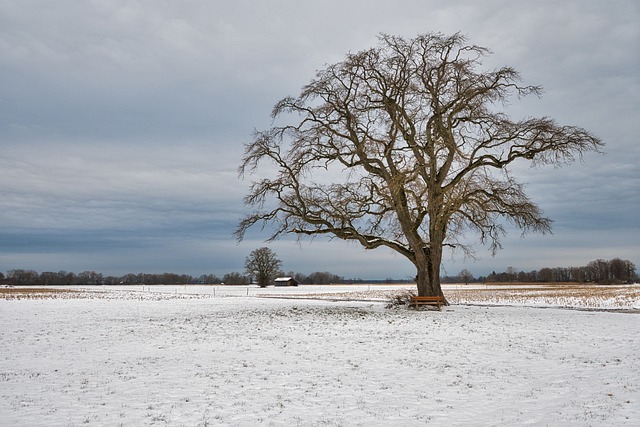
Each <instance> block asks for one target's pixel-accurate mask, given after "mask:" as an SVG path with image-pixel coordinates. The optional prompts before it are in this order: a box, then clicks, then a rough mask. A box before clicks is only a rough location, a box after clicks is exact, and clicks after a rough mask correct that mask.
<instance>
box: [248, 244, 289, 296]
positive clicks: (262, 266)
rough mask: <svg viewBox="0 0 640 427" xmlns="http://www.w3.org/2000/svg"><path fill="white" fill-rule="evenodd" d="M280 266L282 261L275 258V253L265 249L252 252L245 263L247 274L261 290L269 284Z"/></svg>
mask: <svg viewBox="0 0 640 427" xmlns="http://www.w3.org/2000/svg"><path fill="white" fill-rule="evenodd" d="M281 265H282V261H280V260H279V259H278V258H277V257H276V254H275V252H273V251H272V250H271V249H269V248H267V247H264V248H259V249H256V250H254V251H253V252H251V254H250V255H249V256H248V257H247V259H246V261H245V268H246V269H247V274H248V275H249V276H252V277H253V278H254V279H255V281H256V282H258V286H260V287H262V288H264V287H266V286H268V285H269V284H271V281H272V280H273V279H275V276H276V274H277V273H278V272H279V271H280V266H281Z"/></svg>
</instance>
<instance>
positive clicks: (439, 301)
mask: <svg viewBox="0 0 640 427" xmlns="http://www.w3.org/2000/svg"><path fill="white" fill-rule="evenodd" d="M422 305H435V306H436V307H438V310H442V306H443V305H445V299H444V297H440V296H435V297H418V296H412V297H411V302H410V303H409V307H413V308H418V307H420V306H422Z"/></svg>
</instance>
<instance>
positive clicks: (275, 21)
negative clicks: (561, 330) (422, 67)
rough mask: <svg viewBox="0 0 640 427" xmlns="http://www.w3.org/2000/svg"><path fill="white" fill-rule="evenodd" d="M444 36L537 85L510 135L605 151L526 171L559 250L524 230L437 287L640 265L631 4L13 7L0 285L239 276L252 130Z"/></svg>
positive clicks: (356, 257) (382, 266) (376, 273)
mask: <svg viewBox="0 0 640 427" xmlns="http://www.w3.org/2000/svg"><path fill="white" fill-rule="evenodd" d="M431 31H439V32H443V33H445V34H452V33H454V32H457V31H461V32H462V33H465V34H467V35H468V36H469V38H470V41H471V42H473V43H475V44H479V45H483V46H486V47H488V48H490V49H491V50H492V51H493V52H494V53H493V55H492V56H491V57H489V58H487V59H486V60H485V65H486V66H487V67H497V66H503V65H509V66H513V67H515V68H516V69H517V70H519V71H520V72H521V74H522V76H523V77H524V80H525V82H526V83H529V84H538V85H542V86H543V88H544V90H545V94H544V96H543V97H542V98H541V99H538V98H535V99H527V100H525V101H523V102H518V101H517V100H514V102H513V104H512V105H511V112H512V115H513V117H514V118H518V117H525V116H551V117H553V118H554V119H556V120H557V121H558V122H559V123H561V124H567V125H576V126H581V127H585V128H587V129H588V130H590V131H591V132H593V133H594V134H595V135H597V136H598V137H600V138H601V139H602V140H603V141H604V142H605V143H606V147H605V151H606V154H604V155H595V154H594V155H589V156H587V157H586V158H585V160H584V163H575V164H572V165H570V166H566V167H562V168H559V169H554V168H545V169H536V170H530V169H522V170H518V171H517V177H518V178H519V180H520V181H521V182H524V183H526V184H527V190H528V194H529V195H530V196H531V198H532V199H533V200H534V201H536V202H537V203H538V204H539V205H540V207H541V208H542V209H543V210H544V212H545V214H546V215H547V216H549V217H551V218H552V219H554V220H555V222H554V228H553V231H554V234H553V235H551V236H535V235H534V236H527V237H525V238H524V239H523V238H521V237H520V234H519V233H518V231H517V230H514V231H512V232H511V233H510V235H509V238H507V239H505V241H504V249H503V250H502V251H501V252H499V253H498V254H497V255H496V256H495V257H492V256H491V254H490V252H489V250H488V249H487V248H483V247H482V246H476V255H477V260H475V261H474V260H470V259H466V260H465V259H464V258H463V257H462V255H461V254H454V255H453V258H447V259H446V260H445V265H444V268H445V270H444V271H443V273H444V274H451V275H454V274H457V273H458V272H459V271H460V270H461V269H462V268H467V269H469V270H470V271H471V272H473V273H474V274H475V275H485V274H488V273H490V272H491V271H492V270H495V271H504V270H505V269H506V268H507V267H509V266H512V267H514V268H516V269H519V270H526V271H528V270H532V269H539V268H542V267H553V266H578V265H585V264H586V263H587V262H589V261H591V260H594V259H597V258H604V259H610V258H613V257H620V258H623V259H629V260H631V261H633V262H634V263H636V265H639V266H640V220H639V218H640V214H639V213H640V172H639V171H640V165H639V160H640V144H639V143H638V135H640V114H639V113H640V108H639V103H640V101H639V100H640V64H639V52H640V2H638V1H637V0H626V1H623V0H612V1H606V2H605V1H600V0H593V1H587V0H563V1H557V0H548V1H546V0H545V1H541V0H538V1H535V2H533V1H507V0H503V1H501V0H460V1H446V2H445V1H431V0H415V1H408V0H405V1H403V0H399V1H394V2H389V1H378V0H366V1H364V0H363V1H350V0H339V1H334V0H330V1H327V0H323V1H319V0H307V1H299V0H280V1H258V0H254V1H243V0H234V1H222V0H213V1H204V0H201V1H191V0H183V1H179V2H178V1H157V0H138V1H111V0H101V1H84V0H82V1H80V0H76V1H71V0H57V1H55V2H51V1H44V0H42V1H31V0H21V1H13V0H0V79H1V80H0V81H1V84H0V271H4V272H6V271H7V270H8V269H13V268H25V269H34V270H37V271H39V272H41V271H51V270H53V271H58V270H67V271H73V272H76V273H79V272H81V271H84V270H95V271H98V272H102V273H105V274H115V275H120V274H124V273H129V272H132V273H139V272H150V273H151V272H157V273H161V272H175V273H185V274H192V275H200V274H204V273H214V274H217V275H223V274H224V273H227V272H231V271H241V270H242V269H243V266H244V258H245V256H246V255H248V253H249V252H250V251H251V250H253V249H255V248H257V247H260V246H264V245H265V244H264V242H263V240H264V239H266V238H267V237H268V235H267V234H266V233H264V234H262V233H260V230H255V232H252V233H250V235H249V236H248V238H247V239H246V240H245V241H243V242H242V243H240V244H237V243H236V242H235V241H234V239H233V237H232V236H231V233H232V231H233V229H234V228H235V227H236V225H237V223H238V221H239V220H240V218H241V217H242V216H243V214H244V213H245V212H246V209H245V208H244V206H243V204H242V198H243V196H244V194H245V193H246V192H247V188H248V186H249V184H250V182H249V181H248V180H245V181H242V180H240V179H239V178H238V176H237V172H236V170H237V167H238V165H239V163H240V159H241V156H242V152H243V144H244V143H246V142H248V141H250V138H251V134H252V131H253V130H254V129H265V128H267V127H269V125H270V112H271V108H272V107H273V105H274V104H275V102H276V101H278V100H279V99H280V98H282V97H284V96H287V95H296V94H298V93H299V91H300V88H301V87H302V86H303V85H304V84H305V83H307V82H308V81H309V80H310V79H311V78H313V76H314V74H315V71H316V70H318V69H321V68H323V67H324V65H325V64H328V63H334V62H337V61H340V60H342V59H343V58H344V55H345V54H346V53H348V52H350V51H351V52H355V51H359V50H362V49H366V48H369V47H372V46H374V45H375V44H376V43H377V42H376V35H377V34H378V33H380V32H384V33H389V34H394V35H401V36H405V37H413V36H415V35H417V34H420V33H426V32H431ZM474 237H475V236H472V235H470V236H469V241H470V242H472V241H474ZM269 246H270V247H271V248H272V249H273V250H275V251H276V253H277V254H278V255H279V256H280V258H281V259H282V261H283V263H284V266H283V267H284V269H285V270H287V271H289V270H293V271H296V272H301V273H311V272H313V271H331V272H333V273H336V274H339V275H342V276H345V277H347V278H352V277H353V278H357V277H360V278H385V277H394V278H409V277H413V276H414V275H415V270H414V269H413V268H412V266H411V264H409V262H408V261H405V260H404V259H403V258H402V257H400V256H396V255H394V254H393V253H391V252H389V251H388V250H385V249H381V250H377V251H367V252H365V251H363V250H362V249H360V248H359V247H358V246H355V245H353V244H346V243H343V242H340V241H330V242H329V241H326V240H322V239H316V240H314V241H304V242H303V243H302V244H301V245H298V244H296V243H295V241H293V240H291V241H289V240H281V241H278V242H275V243H272V244H270V245H269Z"/></svg>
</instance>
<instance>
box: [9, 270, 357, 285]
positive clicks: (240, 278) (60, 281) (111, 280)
mask: <svg viewBox="0 0 640 427" xmlns="http://www.w3.org/2000/svg"><path fill="white" fill-rule="evenodd" d="M278 275H279V276H288V277H293V278H295V279H296V280H297V281H298V283H301V284H317V285H320V284H330V283H345V282H348V280H345V279H344V278H343V277H342V276H338V275H336V274H333V273H329V272H326V271H323V272H321V271H317V272H314V273H311V274H309V275H305V274H301V273H294V272H289V273H283V272H280V273H279V274H278ZM356 280H358V279H356ZM250 283H251V277H249V276H247V275H245V274H243V273H239V272H233V273H228V274H225V275H224V276H222V277H221V278H220V277H218V276H216V275H215V274H204V275H202V276H198V277H194V276H190V275H188V274H175V273H162V274H149V273H139V274H133V273H129V274H125V275H124V276H104V275H103V274H101V273H96V272H95V271H83V272H82V273H78V274H76V273H72V272H68V271H58V272H52V271H45V272H42V273H38V272H37V271H34V270H24V269H14V270H9V271H7V273H6V275H5V274H4V273H0V284H6V285H135V284H144V285H174V284H205V285H209V284H227V285H248V284H250Z"/></svg>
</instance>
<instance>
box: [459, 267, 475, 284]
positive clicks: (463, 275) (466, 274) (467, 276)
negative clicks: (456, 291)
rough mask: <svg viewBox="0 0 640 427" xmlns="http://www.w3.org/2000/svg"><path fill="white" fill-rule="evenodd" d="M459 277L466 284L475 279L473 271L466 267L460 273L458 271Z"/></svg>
mask: <svg viewBox="0 0 640 427" xmlns="http://www.w3.org/2000/svg"><path fill="white" fill-rule="evenodd" d="M458 277H459V278H460V280H462V281H463V282H464V284H465V285H468V284H469V282H470V281H472V280H473V274H471V272H470V271H469V270H467V269H466V268H463V269H462V270H460V273H458Z"/></svg>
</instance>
